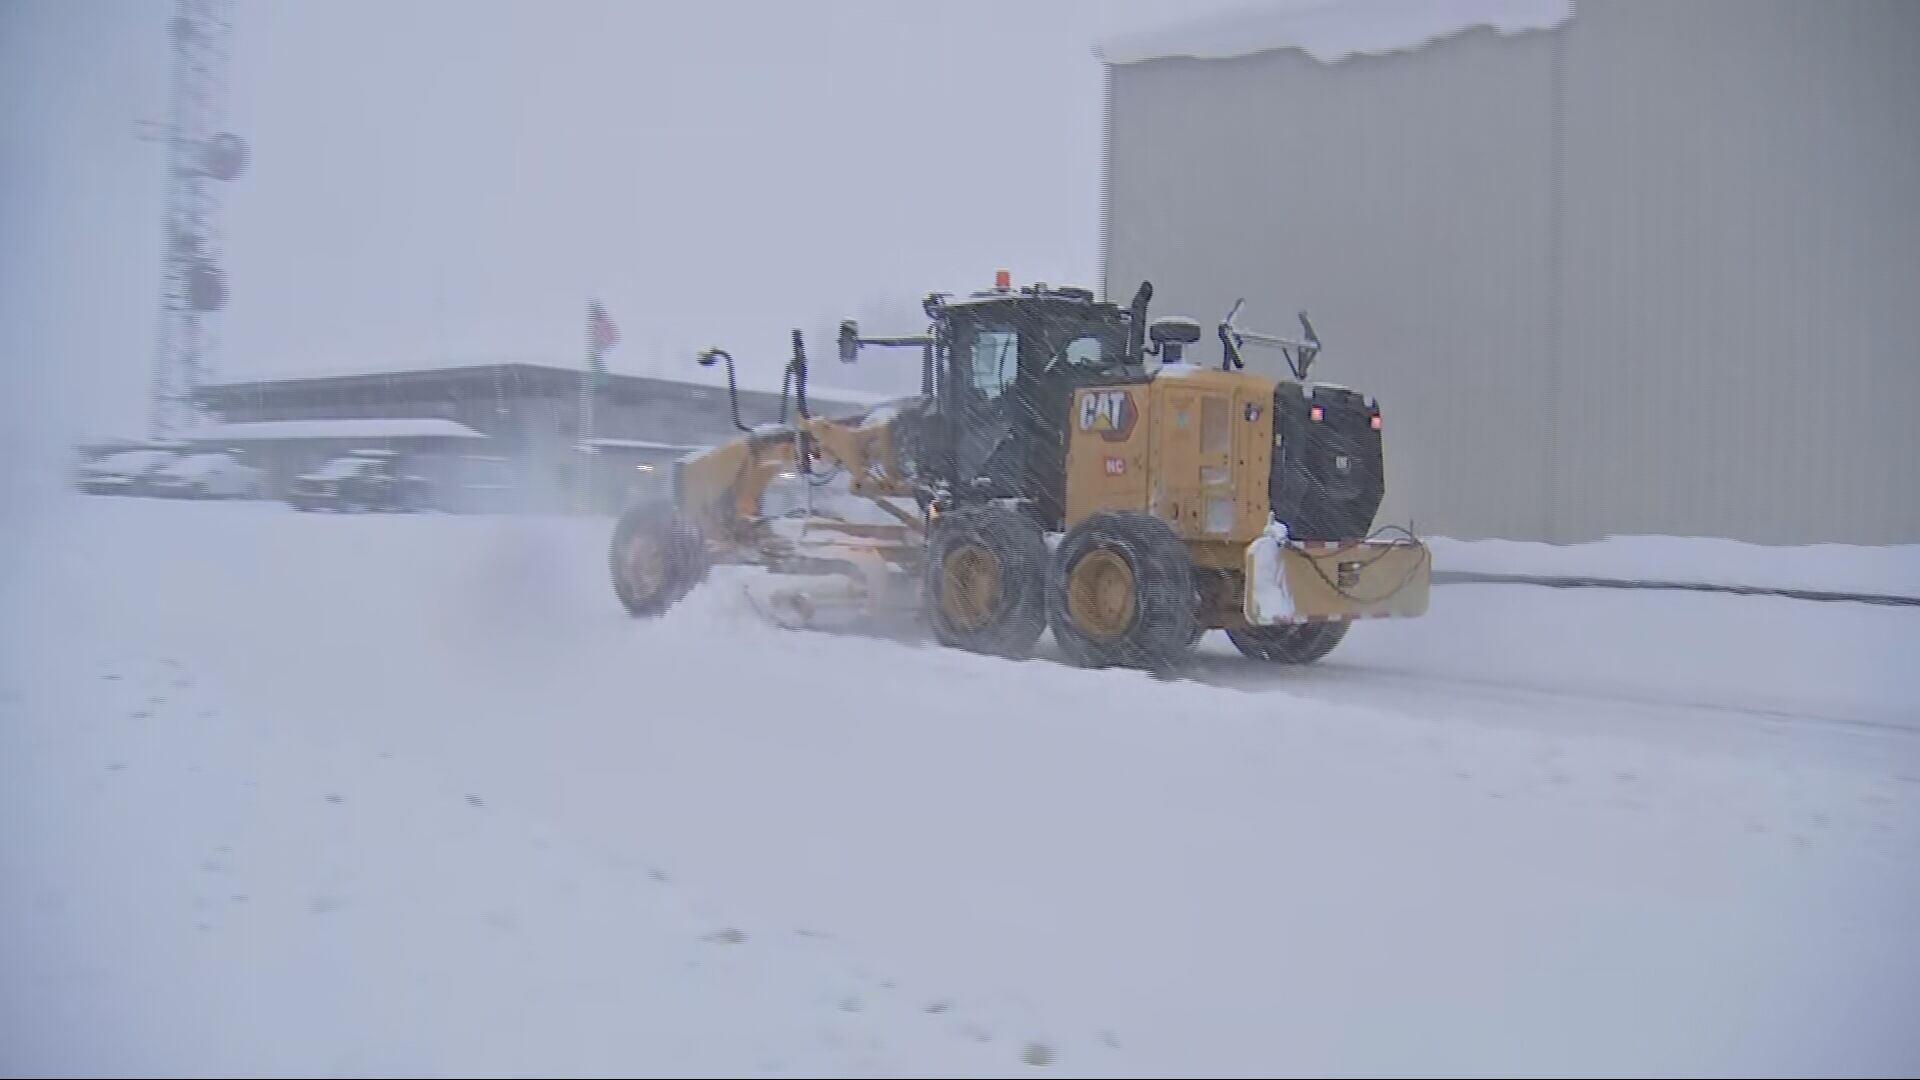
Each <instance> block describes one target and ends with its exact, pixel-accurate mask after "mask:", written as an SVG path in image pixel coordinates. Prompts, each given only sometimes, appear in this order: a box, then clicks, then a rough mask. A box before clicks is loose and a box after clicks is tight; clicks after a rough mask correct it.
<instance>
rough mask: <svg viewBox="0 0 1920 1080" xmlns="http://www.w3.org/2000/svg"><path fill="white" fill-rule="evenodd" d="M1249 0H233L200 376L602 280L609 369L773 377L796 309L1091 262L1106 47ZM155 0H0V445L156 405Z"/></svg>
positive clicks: (900, 374)
mask: <svg viewBox="0 0 1920 1080" xmlns="http://www.w3.org/2000/svg"><path fill="white" fill-rule="evenodd" d="M1244 6H1246V0H1045V2H1026V3H1023V2H1019V0H970V2H966V3H958V2H914V0H899V2H881V0H833V2H826V0H822V2H818V3H784V2H779V3H777V2H773V0H764V2H754V3H741V2H724V0H710V2H702V3H697V4H696V3H682V2H673V3H664V2H663V3H648V2H640V0H626V2H620V0H538V2H536V0H399V2H384V3H383V2H376V0H324V2H323V0H277V2H272V3H267V2H251V0H240V3H239V4H238V12H237V23H236V28H235V38H234V47H235V54H236V55H235V60H234V66H233V71H232V80H231V82H232V87H231V106H230V108H231V111H230V121H231V122H230V126H231V127H232V129H233V130H235V131H238V132H240V133H242V134H243V135H244V136H245V137H246V138H247V139H248V140H249V141H250V142H251V144H252V146H253V149H254V157H253V164H252V168H251V171H250V172H249V173H248V174H247V175H246V176H245V177H243V178H242V179H241V180H240V181H239V182H237V183H235V184H233V185H230V188H229V190H228V192H227V198H226V211H225V214H224V216H223V220H222V225H223V232H224V246H225V249H226V253H227V254H226V259H225V262H226V265H227V267H228V269H229V272H230V275H231V284H232V301H231V305H230V308H229V310H228V312H227V314H226V316H225V317H224V319H223V324H224V325H223V327H222V331H221V335H222V338H223V345H222V352H221V361H220V362H221V366H222V368H223V370H224V371H225V372H227V373H230V374H236V375H237V374H272V373H276V372H287V371H294V370H299V369H302V368H312V367H315V366H328V367H331V366H336V365H349V366H350V365H357V364H360V363H363V362H364V363H367V364H370V365H380V366H389V367H392V366H404V365H406V364H407V363H409V362H411V361H412V360H413V359H414V358H418V357H433V356H446V355H472V356H484V357H499V356H526V357H530V358H543V359H547V360H549V361H553V362H561V363H577V362H578V360H579V355H580V351H581V344H580V336H581V320H582V307H583V304H584V300H585V297H587V296H588V295H590V294H597V295H599V296H601V297H603V298H604V300H605V302H606V303H607V305H608V308H609V310H610V311H611V313H612V314H613V316H614V318H615V320H616V321H617V322H618V323H619V324H620V326H621V327H622V329H623V330H624V331H625V335H626V340H625V342H624V343H623V344H622V346H621V347H620V348H619V349H618V350H616V352H615V354H614V355H613V357H612V358H611V360H612V363H613V366H614V367H616V368H617V369H624V370H650V369H653V368H654V367H655V365H658V364H662V363H671V364H676V365H677V364H681V363H685V362H686V361H685V360H684V357H685V356H687V355H688V353H689V352H690V351H691V350H692V349H694V348H695V347H697V346H699V345H701V344H709V343H719V344H725V345H728V346H729V347H730V348H733V349H734V350H735V352H736V353H738V354H740V355H742V356H743V358H744V357H746V356H751V357H752V358H753V360H752V362H753V363H755V364H760V365H765V366H767V367H768V368H772V367H774V366H776V365H777V364H778V363H779V362H780V361H781V360H782V359H783V357H782V356H781V355H780V351H781V350H782V348H783V346H784V335H785V331H786V328H787V327H789V326H792V325H800V326H802V327H804V328H808V329H812V328H814V327H820V326H826V325H830V322H829V320H830V318H832V317H835V316H838V315H839V314H842V313H846V314H858V313H859V312H860V310H861V309H862V308H863V307H868V306H871V305H872V304H874V303H875V302H876V301H877V300H878V299H880V298H883V297H892V298H897V299H909V300H910V299H911V298H913V297H917V296H918V295H920V294H921V293H924V292H926V291H927V290H930V289H942V290H963V289H968V288H974V287H979V286H981V285H984V284H986V283H988V282H990V280H991V277H992V274H993V271H994V270H995V269H996V268H998V267H1003V266H1004V267H1007V268H1009V269H1011V270H1012V271H1013V273H1014V275H1015V276H1016V278H1017V279H1018V280H1022V281H1028V280H1047V281H1054V282H1060V281H1080V282H1084V283H1086V284H1089V285H1092V284H1096V279H1097V266H1096V241H1097V209H1098V197H1097V196H1098V179H1099V147H1100V123H1099V121H1100V88H1101V66H1100V64H1099V62H1098V61H1097V60H1096V59H1095V58H1094V56H1093V53H1092V45H1093V43H1094V42H1095V41H1096V40H1098V39H1099V38H1101V37H1104V36H1107V35H1108V34H1111V33H1115V32H1120V31H1126V30H1134V29H1139V28H1142V27H1149V26H1154V25H1158V24H1162V23H1166V22H1170V21H1178V20H1181V19H1184V18H1187V17H1190V16H1192V15H1194V14H1197V13H1200V12H1204V11H1210V10H1219V9H1222V8H1235V7H1244ZM170 10H171V3H170V0H0V363H4V383H0V392H4V394H5V397H6V400H7V434H6V436H5V441H6V443H8V444H11V445H12V447H13V448H14V450H15V452H19V451H22V450H25V449H26V448H27V447H28V446H31V447H33V448H34V449H36V450H40V451H42V452H43V453H44V451H45V449H46V448H49V447H51V448H54V449H55V452H56V453H58V452H62V451H63V450H64V448H65V447H66V446H67V445H68V444H69V442H70V441H71V440H72V439H74V438H76V437H81V436H90V435H94V434H101V433H127V434H138V433H139V432H140V430H141V429H142V428H143V426H144V417H145V414H146V394H147V380H148V372H149V368H150V364H151V354H152V338H153V329H154V322H155V303H156V301H155V290H156V287H157V281H158V274H159V271H158V246H159V228H160V226H159V205H160V195H161V175H160V173H161V160H160V155H159V147H158V146H157V145H155V144H152V143H143V142H139V141H137V140H136V139H135V138H134V130H135V121H136V120H137V119H139V118H142V117H153V118H158V117H160V116H162V115H163V114H164V110H165V108H166V89H167V87H166V76H167V66H166V64H167V52H166V39H165V36H164V25H165V22H166V19H167V17H168V15H169V14H170ZM826 344H827V343H826V342H824V341H822V342H819V345H821V346H825V345H826ZM881 359H883V360H884V355H883V357H882V358H881ZM912 366H913V365H911V364H907V363H902V364H899V365H896V366H895V367H896V368H897V370H896V369H894V368H887V367H885V366H883V365H881V364H875V365H863V369H862V371H861V373H860V374H859V375H858V376H855V375H853V373H850V372H845V371H841V370H835V371H833V372H832V375H833V379H832V381H833V382H836V383H840V384H844V385H855V384H856V383H857V382H861V381H864V382H865V383H866V384H867V385H873V383H874V381H875V380H881V381H882V383H883V385H882V386H881V387H879V388H883V389H893V388H902V389H910V388H911V387H912V386H913V384H914V372H913V371H912V370H910V369H911V368H912ZM35 456H40V455H39V454H36V455H35Z"/></svg>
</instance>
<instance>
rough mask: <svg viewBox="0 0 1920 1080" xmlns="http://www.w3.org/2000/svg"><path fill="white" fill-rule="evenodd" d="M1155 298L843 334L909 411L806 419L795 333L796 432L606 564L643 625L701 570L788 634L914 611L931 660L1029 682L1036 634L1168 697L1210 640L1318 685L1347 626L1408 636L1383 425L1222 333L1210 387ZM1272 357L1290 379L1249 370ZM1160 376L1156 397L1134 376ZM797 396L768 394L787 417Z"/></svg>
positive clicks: (721, 465)
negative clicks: (902, 366) (929, 637)
mask: <svg viewBox="0 0 1920 1080" xmlns="http://www.w3.org/2000/svg"><path fill="white" fill-rule="evenodd" d="M1152 293H1153V288H1152V285H1151V284H1150V283H1145V282H1143V283H1142V284H1141V286H1140V289H1139V291H1138V292H1137V293H1136V294H1135V295H1134V297H1133V300H1132V302H1131V303H1130V304H1129V305H1128V306H1127V307H1124V308H1122V307H1120V306H1118V305H1115V304H1113V303H1110V302H1106V301H1099V300H1096V299H1095V298H1094V295H1093V294H1092V293H1091V292H1090V291H1088V290H1085V289H1077V288H1049V287H1048V286H1046V285H1044V284H1041V285H1034V286H1025V287H1020V288H1014V287H1012V286H1011V285H1010V284H1009V282H1008V279H1007V276H1006V275H1005V273H1004V272H1003V273H1002V274H1001V275H1000V276H999V278H998V280H997V282H996V284H995V287H994V288H992V289H990V290H984V291H980V292H975V293H973V294H971V295H969V296H966V297H961V298H955V297H953V296H951V295H948V294H941V293H935V294H932V295H930V296H928V297H927V298H926V300H925V303H924V305H923V306H924V310H925V313H926V315H927V318H928V324H929V325H928V327H927V332H926V333H925V334H923V335H918V336H912V337H886V338H880V337H863V336H862V335H861V334H860V330H859V327H858V326H857V325H855V324H854V323H853V322H851V321H849V322H843V323H842V324H841V325H840V329H839V341H838V345H839V354H840V359H841V360H842V361H844V362H847V363H852V362H854V361H855V360H856V359H857V357H858V356H859V354H860V352H861V350H862V349H863V348H873V347H891V348H907V349H917V350H918V351H919V352H920V360H921V393H920V394H918V395H915V396H912V397H907V398H903V399H900V400H896V401H892V402H889V403H886V404H882V405H879V406H876V407H873V408H869V409H865V410H863V411H860V412H858V413H855V414H853V415H846V416H839V417H826V416H820V415H815V414H814V413H813V412H812V411H811V410H810V409H809V406H808V403H807V377H808V368H807V358H806V349H805V343H804V341H803V340H802V336H801V334H800V332H799V331H797V330H796V331H794V333H793V342H792V344H793V355H792V358H791V360H790V361H789V363H788V365H787V369H786V378H787V382H786V385H787V387H788V388H789V389H790V391H791V394H792V400H793V405H794V415H793V416H792V417H791V418H788V417H786V416H784V415H783V417H782V418H781V420H780V421H779V422H774V423H767V424H763V425H760V426H758V427H749V426H748V425H746V424H744V423H742V422H741V421H740V418H739V398H738V393H737V390H736V389H735V375H734V367H733V358H732V357H731V356H730V355H728V354H727V353H726V352H725V350H722V349H710V350H708V351H706V352H704V353H702V354H701V355H700V358H699V359H700V362H701V363H703V364H708V365H711V364H715V363H725V364H726V365H727V376H728V379H727V381H728V388H729V393H730V394H731V395H732V408H733V420H734V425H735V426H736V427H737V428H739V429H740V431H741V436H740V437H739V438H737V439H735V440H733V441H731V442H727V443H725V444H723V445H719V446H715V447H713V448H711V449H707V450H703V451H699V452H696V453H693V454H690V455H688V456H686V457H684V458H682V459H680V460H679V461H677V462H676V463H675V464H674V466H673V470H672V494H671V496H670V497H662V498H657V499H655V500H653V501H648V502H644V503H641V504H638V505H635V506H632V507H630V508H628V509H627V510H626V511H625V512H624V513H623V514H622V516H621V518H620V520H619V523H618V525H617V526H616V527H615V529H614V533H613V538H612V543H611V546H610V551H609V563H610V569H611V572H612V578H613V588H614V591H615V593H616V594H617V595H618V597H619V599H620V601H621V603H622V604H624V605H625V607H626V609H627V610H628V611H629V612H630V613H632V614H633V615H635V616H638V617H653V616H658V615H661V614H662V613H664V612H666V611H667V610H668V609H669V608H670V607H671V606H672V605H673V604H674V603H675V602H677V601H678V600H679V599H681V598H682V597H683V596H685V595H686V594H687V593H688V592H689V591H690V590H692V589H693V588H694V587H695V586H696V585H698V584H699V583H700V582H702V581H704V580H706V578H707V576H708V569H709V567H710V566H712V565H713V564H715V563H733V564H750V565H756V566H760V567H763V568H765V569H766V570H768V571H770V572H771V573H773V574H775V575H778V577H776V578H775V580H777V581H782V582H790V583H791V584H790V585H787V586H784V587H782V588H780V589H779V590H778V591H777V592H775V593H774V595H773V596H772V597H771V603H772V604H773V605H774V606H775V608H776V609H777V614H778V617H779V619H780V621H782V622H784V623H788V624H790V625H807V624H809V623H811V622H812V621H813V620H815V619H816V618H819V617H821V616H822V615H823V613H824V612H826V611H827V610H828V609H830V608H831V609H841V610H845V609H849V608H850V609H853V610H856V611H866V612H878V611H884V610H890V611H895V612H898V611H901V610H906V611H911V612H915V613H917V614H918V615H920V616H923V617H924V618H925V620H926V622H927V624H928V625H929V627H930V629H931V631H932V633H933V635H934V637H935V638H936V639H937V640H938V641H940V642H941V643H942V644H945V645H948V646H952V647H955V648H960V649H967V650H971V651H975V652H981V653H989V654H993V655H998V656H1004V657H1012V658H1019V657H1024V656H1026V655H1028V654H1029V653H1031V651H1032V650H1033V649H1034V647H1035V645H1036V643H1037V642H1038V640H1039V638H1040V636H1041V634H1042V633H1043V632H1045V631H1047V630H1048V629H1051V630H1052V632H1053V637H1054V640H1055V642H1056V644H1057V645H1058V648H1059V650H1060V652H1061V653H1063V654H1064V655H1065V656H1066V658H1067V659H1068V660H1070V661H1071V662H1073V663H1076V664H1079V665H1083V666H1089V667H1102V666H1108V665H1115V666H1126V667H1136V668H1143V669H1148V670H1153V671H1165V670H1169V669H1172V668H1174V667H1176V666H1177V665H1178V664H1179V662H1180V660H1181V659H1182V658H1183V657H1184V656H1185V655H1186V654H1187V653H1188V652H1189V651H1190V650H1191V648H1192V647H1193V645H1194V644H1195V643H1196V642H1197V641H1198V640H1199V639H1200V636H1201V635H1202V634H1203V633H1204V632H1205V631H1207V630H1209V629H1216V628H1217V629H1224V630H1225V631H1226V632H1227V635H1228V637H1229V638H1230V639H1231V640H1232V641H1233V643H1234V645H1235V646H1237V647H1238V648H1239V649H1240V651H1241V652H1242V653H1244V654H1246V655H1247V656H1249V657H1253V658H1256V659H1261V660H1268V661H1273V662H1278V663H1293V664H1299V663H1311V662H1313V661H1316V660H1318V659H1320V658H1321V657H1323V656H1325V655H1326V654H1327V653H1328V652H1329V651H1330V650H1332V649H1333V647H1334V646H1335V645H1337V644H1338V643H1339V642H1340V640H1341V639H1342V637H1344V636H1345V634H1346V632H1347V630H1348V627H1349V626H1350V625H1351V623H1352V621H1353V620H1355V619H1360V618H1368V617H1379V616H1402V617H1406V616H1418V615H1421V614H1424V613H1425V611H1426V608H1427V595H1428V587H1429V584H1430V568H1431V563H1430V558H1429V554H1428V550H1427V548H1426V546H1425V545H1424V544H1422V543H1420V542H1419V541H1418V540H1417V539H1416V538H1414V537H1413V536H1412V535H1411V534H1410V533H1407V532H1405V531H1404V530H1399V531H1398V534H1397V535H1388V533H1389V532H1390V530H1381V531H1379V532H1374V531H1373V518H1374V515H1375V513H1376V512H1377V510H1378V508H1379V505H1380V500H1381V497H1382V495H1383V493H1384V481H1385V474H1384V469H1383V460H1382V454H1381V427H1382V422H1381V413H1380V409H1379V406H1378V403H1377V402H1375V401H1374V400H1373V399H1372V398H1370V397H1367V396H1365V395H1363V394H1360V393H1358V392H1355V391H1353V390H1350V389H1347V388H1344V387H1338V386H1331V385H1324V384H1315V383H1312V382H1309V381H1308V380H1307V374H1308V368H1309V367H1310V366H1311V364H1312V363H1313V361H1314V359H1315V357H1317V355H1318V353H1319V351H1320V342H1319V339H1318V337H1317V336H1316V335H1315V334H1314V331H1313V326H1312V324H1311V322H1309V321H1308V319H1307V316H1306V315H1305V314H1304V313H1303V314H1302V315H1301V316H1300V322H1301V326H1302V329H1303V331H1304V333H1305V336H1304V337H1303V338H1301V339H1289V338H1283V337H1278V336H1274V335H1267V334H1257V333H1253V332H1251V331H1245V330H1242V329H1240V328H1239V327H1238V325H1237V318H1238V315H1239V312H1240V309H1241V306H1242V305H1240V304H1236V305H1235V306H1234V310H1233V312H1232V313H1230V314H1229V315H1228V317H1227V318H1226V319H1225V320H1224V321H1222V322H1221V323H1219V324H1218V338H1219V342H1220V350H1221V355H1220V359H1219V362H1218V363H1217V364H1212V365H1201V364H1197V363H1195V362H1193V361H1192V359H1191V358H1190V356H1189V354H1190V353H1191V352H1192V351H1194V349H1195V346H1197V344H1198V343H1199V341H1200V339H1201V328H1200V324H1199V323H1197V322H1195V321H1194V320H1191V319H1184V318H1161V319H1157V320H1155V321H1153V322H1152V323H1151V324H1149V323H1148V321H1147V308H1148V305H1149V303H1150V302H1151V298H1152ZM1249 343H1252V344H1259V345H1265V346H1270V347H1273V348H1276V349H1278V350H1279V351H1280V352H1281V353H1282V354H1283V355H1284V356H1285V358H1286V360H1287V364H1288V367H1289V371H1290V373H1291V376H1292V377H1291V378H1273V377H1269V376H1266V375H1261V374H1257V373H1255V372H1252V371H1248V370H1246V365H1245V359H1244V356H1243V350H1244V348H1245V347H1246V346H1247V345H1248V344H1249ZM1149 358H1152V359H1153V361H1154V363H1153V364H1152V370H1149ZM785 398H786V395H785V394H783V398H782V400H783V407H782V411H783V413H784V412H785V411H786V410H785V406H784V401H785Z"/></svg>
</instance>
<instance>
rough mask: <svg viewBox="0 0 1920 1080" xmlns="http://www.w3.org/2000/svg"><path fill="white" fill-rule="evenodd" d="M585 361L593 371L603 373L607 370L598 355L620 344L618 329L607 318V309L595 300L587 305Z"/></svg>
mask: <svg viewBox="0 0 1920 1080" xmlns="http://www.w3.org/2000/svg"><path fill="white" fill-rule="evenodd" d="M587 341H588V348H587V360H588V362H589V363H591V364H592V365H593V370H595V371H597V372H602V373H604V372H605V371H606V370H607V368H606V365H605V364H604V363H602V362H601V359H600V354H601V353H604V352H606V351H607V350H608V349H611V348H613V347H614V346H615V345H618V344H619V343H620V328H619V327H617V326H615V325H613V320H612V319H609V318H607V309H606V308H604V307H601V306H600V301H598V300H595V301H592V302H591V303H589V304H588V305H587Z"/></svg>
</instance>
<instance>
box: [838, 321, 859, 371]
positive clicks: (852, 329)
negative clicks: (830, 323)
mask: <svg viewBox="0 0 1920 1080" xmlns="http://www.w3.org/2000/svg"><path fill="white" fill-rule="evenodd" d="M858 359H860V324H859V323H857V322H854V321H853V320H852V319H842V320H840V362H841V363H843V364H851V363H853V362H854V361H855V360H858Z"/></svg>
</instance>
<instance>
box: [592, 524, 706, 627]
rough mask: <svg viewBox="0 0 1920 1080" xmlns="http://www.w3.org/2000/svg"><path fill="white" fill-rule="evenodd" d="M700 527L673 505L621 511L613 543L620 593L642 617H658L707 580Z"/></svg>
mask: <svg viewBox="0 0 1920 1080" xmlns="http://www.w3.org/2000/svg"><path fill="white" fill-rule="evenodd" d="M707 565H708V560H707V545H706V540H705V538H704V537H703V536H702V535H701V533H700V530H699V527H698V526H696V525H694V524H693V523H692V522H690V521H688V520H686V519H685V518H683V517H681V516H680V514H679V512H678V511H676V510H675V509H674V508H673V507H672V506H671V505H668V504H664V503H646V504H642V505H640V506H635V507H633V508H632V509H629V510H628V511H627V512H626V513H624V514H622V515H620V521H619V524H617V525H615V526H614V529H613V540H612V542H611V543H610V544H609V545H608V550H607V567H608V570H609V572H610V573H611V575H612V578H613V592H614V595H615V596H617V597H618V598H619V599H620V603H621V606H623V607H625V608H626V609H627V614H629V615H632V616H633V617H634V618H636V619H650V618H657V617H659V616H660V615H664V614H666V611H667V609H668V608H670V607H672V606H673V605H674V604H676V603H678V602H679V601H680V598H681V597H683V596H685V595H687V593H689V592H691V591H693V587H694V586H695V585H698V584H699V583H700V582H702V581H704V580H706V576H707Z"/></svg>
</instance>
